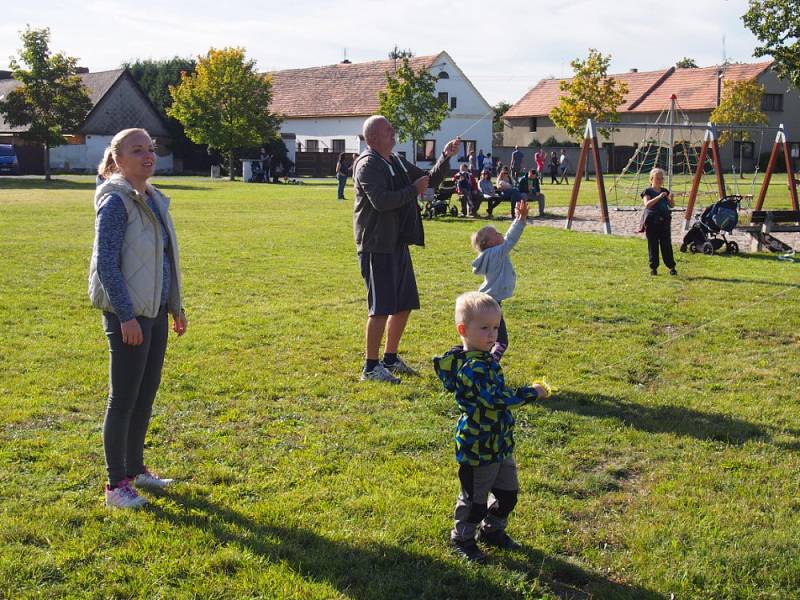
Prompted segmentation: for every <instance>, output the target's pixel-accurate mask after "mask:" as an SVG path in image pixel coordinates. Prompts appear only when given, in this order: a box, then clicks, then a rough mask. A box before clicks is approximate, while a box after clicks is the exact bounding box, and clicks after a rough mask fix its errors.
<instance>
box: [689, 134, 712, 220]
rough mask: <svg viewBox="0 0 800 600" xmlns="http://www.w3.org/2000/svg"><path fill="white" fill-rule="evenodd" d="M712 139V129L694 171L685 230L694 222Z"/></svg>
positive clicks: (704, 139)
mask: <svg viewBox="0 0 800 600" xmlns="http://www.w3.org/2000/svg"><path fill="white" fill-rule="evenodd" d="M709 125H711V124H710V123H709ZM710 138H711V131H710V129H707V130H706V135H705V137H704V138H703V145H702V146H701V148H700V158H698V159H697V168H696V169H695V171H694V178H693V179H692V188H691V190H690V191H689V200H688V201H687V202H686V214H685V215H684V217H683V219H684V222H683V230H684V231H689V227H690V222H691V220H692V212H694V203H695V201H696V200H697V190H698V189H699V188H700V181H701V179H702V178H703V173H705V170H706V156H708V145H709V140H710Z"/></svg>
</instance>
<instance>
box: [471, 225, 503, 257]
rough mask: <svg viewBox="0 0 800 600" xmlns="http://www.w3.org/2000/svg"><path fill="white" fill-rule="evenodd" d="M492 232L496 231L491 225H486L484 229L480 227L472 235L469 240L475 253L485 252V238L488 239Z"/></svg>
mask: <svg viewBox="0 0 800 600" xmlns="http://www.w3.org/2000/svg"><path fill="white" fill-rule="evenodd" d="M492 231H497V230H496V229H495V228H494V227H492V226H491V225H487V226H486V227H481V228H480V229H478V231H476V232H475V233H473V234H472V236H471V237H470V240H471V242H472V247H473V248H474V249H475V252H483V251H484V250H486V238H488V237H489V233H491V232H492Z"/></svg>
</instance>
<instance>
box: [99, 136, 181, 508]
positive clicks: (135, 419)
mask: <svg viewBox="0 0 800 600" xmlns="http://www.w3.org/2000/svg"><path fill="white" fill-rule="evenodd" d="M155 164H156V155H155V150H154V145H153V140H152V139H151V138H150V135H149V134H148V133H147V131H145V130H144V129H126V130H124V131H120V132H119V133H118V134H117V135H115V136H114V138H113V139H112V140H111V143H110V145H109V146H108V148H106V151H105V155H104V156H103V160H102V162H101V163H100V165H99V166H98V174H99V175H100V177H102V178H103V181H102V183H100V185H99V186H98V188H97V190H96V192H95V197H94V204H95V211H96V217H95V241H94V248H93V250H92V260H91V266H90V269H89V297H90V298H91V300H92V304H93V305H94V306H95V307H96V308H99V309H101V310H102V311H103V326H104V328H105V333H106V336H107V337H108V346H109V352H110V367H109V378H110V381H109V394H108V405H107V407H106V414H105V421H104V424H103V446H104V449H105V459H106V467H107V469H108V483H107V484H106V487H105V502H106V505H107V506H110V507H116V508H139V507H140V506H142V505H144V504H146V502H147V501H146V500H145V499H144V498H143V497H142V496H140V495H139V494H138V493H137V491H136V489H135V488H163V487H166V486H167V485H169V484H170V483H171V482H172V480H171V479H163V478H161V477H158V476H157V475H155V474H154V473H152V472H151V471H150V470H149V469H148V468H147V467H146V466H145V465H144V457H143V454H144V440H145V435H146V433H147V427H148V425H149V423H150V415H151V411H152V406H153V400H154V399H155V396H156V392H157V391H158V386H159V384H160V382H161V367H162V365H163V363H164V353H165V352H166V348H167V334H168V322H167V319H168V314H171V315H172V319H173V324H172V328H173V330H174V331H175V332H176V333H177V334H178V335H179V336H180V335H183V334H184V333H185V332H186V327H187V321H186V315H185V314H184V312H183V308H182V306H183V305H182V293H181V274H180V262H179V258H178V244H177V240H176V238H175V229H174V227H173V224H172V219H171V217H170V214H169V199H168V198H167V197H165V196H164V195H163V194H161V192H159V191H158V190H157V189H156V188H155V187H153V186H152V185H151V184H150V183H149V182H148V180H149V178H150V177H151V176H152V175H153V173H154V172H155Z"/></svg>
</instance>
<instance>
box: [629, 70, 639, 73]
mask: <svg viewBox="0 0 800 600" xmlns="http://www.w3.org/2000/svg"><path fill="white" fill-rule="evenodd" d="M638 72H639V69H631V73H638Z"/></svg>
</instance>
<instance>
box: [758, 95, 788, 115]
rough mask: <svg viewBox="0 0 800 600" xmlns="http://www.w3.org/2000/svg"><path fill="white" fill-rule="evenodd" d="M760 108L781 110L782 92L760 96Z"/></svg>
mask: <svg viewBox="0 0 800 600" xmlns="http://www.w3.org/2000/svg"><path fill="white" fill-rule="evenodd" d="M761 110H763V111H765V112H781V111H782V110H783V94H764V97H763V98H761Z"/></svg>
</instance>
